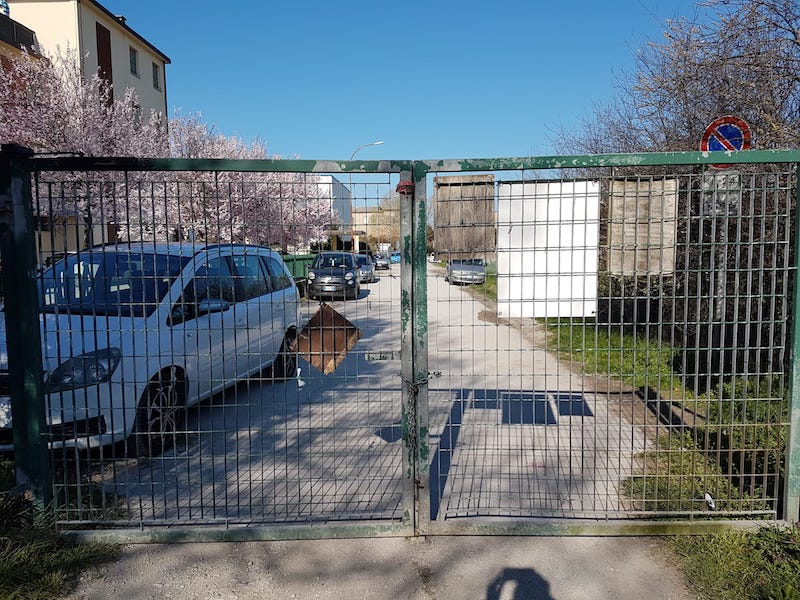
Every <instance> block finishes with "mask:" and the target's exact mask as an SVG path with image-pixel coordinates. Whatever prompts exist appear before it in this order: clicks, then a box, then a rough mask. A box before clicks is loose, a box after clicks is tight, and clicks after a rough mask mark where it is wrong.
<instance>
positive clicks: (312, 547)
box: [70, 536, 694, 600]
mask: <svg viewBox="0 0 800 600" xmlns="http://www.w3.org/2000/svg"><path fill="white" fill-rule="evenodd" d="M70 598H73V599H78V598H81V599H97V600H100V599H102V600H106V599H109V598H119V599H121V600H135V599H144V598H148V599H149V598H153V599H156V598H158V599H161V598H168V599H186V600H189V599H191V600H196V599H212V598H214V599H223V600H227V599H256V598H258V599H259V600H262V599H266V598H277V599H283V598H301V599H305V598H322V599H342V600H359V599H364V600H374V599H384V598H385V599H410V600H451V599H452V600H469V599H487V600H512V599H513V600H551V599H552V600H572V599H575V600H577V599H605V598H609V599H614V600H628V599H630V600H641V599H642V598H647V599H648V600H656V599H664V600H666V599H670V600H677V599H680V600H688V599H691V598H694V596H693V595H691V594H690V593H689V591H688V589H687V588H686V586H685V584H684V580H683V577H682V576H681V574H680V573H679V571H678V570H677V568H676V567H675V566H674V564H673V562H672V560H671V558H670V556H669V554H668V553H667V551H666V549H665V548H664V547H663V546H662V542H661V541H659V540H658V539H655V538H619V537H602V538H596V537H559V538H551V537H466V536H465V537H436V538H428V539H424V538H419V539H408V538H383V539H355V540H312V541H281V542H242V543H193V544H174V545H167V544H150V545H131V546H126V547H125V549H124V551H123V552H122V555H121V557H120V559H119V560H118V561H117V562H115V563H114V564H111V565H108V566H106V567H102V568H101V569H99V570H96V571H93V572H89V573H87V574H86V575H84V576H83V577H82V578H81V581H80V584H79V587H78V590H77V591H76V593H75V594H73V595H72V596H70Z"/></svg>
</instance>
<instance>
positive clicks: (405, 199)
mask: <svg viewBox="0 0 800 600" xmlns="http://www.w3.org/2000/svg"><path fill="white" fill-rule="evenodd" d="M420 179H421V181H420ZM398 192H399V194H400V244H401V255H402V256H401V260H402V269H401V271H400V284H401V292H400V294H401V296H400V331H401V357H402V378H403V388H404V389H403V439H404V442H405V448H406V454H405V456H404V467H405V469H406V480H407V482H408V484H409V485H410V486H411V488H405V491H407V492H409V494H410V495H411V497H412V498H413V507H412V508H411V517H412V518H411V524H412V526H413V528H414V534H415V535H420V534H421V533H424V532H425V530H426V529H427V523H428V521H429V517H428V514H429V502H430V499H429V497H428V489H429V486H428V472H429V469H428V455H429V452H428V425H427V423H428V413H427V411H428V401H427V400H428V396H427V380H428V354H427V348H428V346H427V338H426V335H427V322H428V321H427V319H428V313H427V263H426V258H425V255H426V252H425V250H426V245H425V220H426V216H425V215H426V207H425V177H424V175H423V176H422V177H421V178H420V176H419V175H418V173H417V169H416V168H415V167H414V166H413V165H412V170H411V172H409V171H403V172H401V174H400V185H399V186H398Z"/></svg>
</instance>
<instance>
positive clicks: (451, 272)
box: [445, 258, 486, 284]
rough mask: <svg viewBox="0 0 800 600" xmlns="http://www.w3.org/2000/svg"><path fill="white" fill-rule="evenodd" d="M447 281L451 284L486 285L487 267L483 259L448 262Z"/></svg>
mask: <svg viewBox="0 0 800 600" xmlns="http://www.w3.org/2000/svg"><path fill="white" fill-rule="evenodd" d="M445 281H449V282H450V283H463V284H469V283H485V282H486V265H485V264H484V262H483V259H482V258H465V259H455V260H451V261H448V263H447V268H446V273H445Z"/></svg>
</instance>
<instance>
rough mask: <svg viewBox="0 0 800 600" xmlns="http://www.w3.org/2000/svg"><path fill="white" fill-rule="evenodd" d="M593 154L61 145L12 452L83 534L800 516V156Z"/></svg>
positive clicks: (44, 167)
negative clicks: (77, 148)
mask: <svg viewBox="0 0 800 600" xmlns="http://www.w3.org/2000/svg"><path fill="white" fill-rule="evenodd" d="M697 154H699V153H697ZM588 158H591V157H588ZM588 158H587V157H577V158H576V159H575V160H573V161H562V160H558V161H556V162H557V164H555V163H552V164H551V163H550V162H549V161H548V160H547V159H531V160H529V161H527V163H526V164H529V165H536V166H533V167H532V166H528V167H527V168H526V169H525V170H523V168H522V166H520V165H521V164H522V163H525V162H526V161H521V162H520V161H519V160H518V159H496V160H494V159H493V160H489V161H459V162H458V163H455V162H453V161H436V162H424V161H420V162H417V163H388V162H387V163H386V164H384V163H383V162H381V163H352V164H351V163H346V162H345V163H341V164H340V163H324V164H323V163H312V162H307V163H306V162H303V161H296V162H293V161H218V162H214V161H205V162H199V163H197V164H195V163H191V164H190V163H188V162H185V161H184V162H181V161H170V160H163V161H160V160H153V161H149V162H148V161H141V162H137V161H131V160H129V159H98V160H95V159H46V158H44V159H43V158H36V159H30V161H31V164H33V165H34V166H33V167H27V168H30V174H31V177H30V179H31V199H32V205H33V222H34V224H35V225H34V227H33V229H34V231H32V232H30V233H31V235H32V238H33V240H32V245H34V246H35V248H36V267H35V269H36V292H35V295H36V296H35V297H36V300H37V302H38V309H39V315H38V316H39V326H40V334H41V342H42V343H41V349H42V371H43V377H40V374H39V373H38V372H36V373H33V372H28V373H27V375H26V377H28V376H30V377H33V378H35V379H37V381H36V383H37V385H38V384H42V385H43V389H44V400H45V404H44V408H41V409H38V408H36V407H27V406H26V405H24V404H21V403H20V401H19V400H16V402H17V404H16V405H15V406H16V408H15V414H23V415H24V418H23V419H22V421H23V422H22V423H21V424H20V423H19V422H18V421H19V419H18V420H16V421H15V422H14V424H13V426H14V431H13V433H14V435H13V436H12V429H11V425H12V424H11V420H10V416H11V405H12V403H13V401H12V400H10V399H9V396H11V393H10V392H7V393H3V394H0V409H2V411H0V417H2V420H3V422H2V423H0V449H1V450H9V449H11V448H12V445H13V443H14V442H15V441H16V440H25V442H26V449H27V450H41V449H42V448H44V447H46V448H47V457H48V459H49V463H47V461H45V460H41V461H39V462H42V463H43V465H39V466H44V467H47V469H44V468H42V469H39V470H38V471H37V473H38V474H37V477H38V478H39V479H37V481H39V480H41V481H45V480H46V481H47V485H48V486H49V487H50V488H52V492H53V496H54V500H55V502H54V506H55V507H56V511H57V519H58V521H59V523H60V525H61V526H62V527H64V528H66V529H73V530H74V529H84V528H109V527H111V528H127V529H128V530H133V529H136V530H140V531H141V530H148V531H159V530H160V531H170V530H171V531H177V530H179V529H181V528H195V529H196V530H202V529H203V528H202V526H205V527H206V529H205V531H210V530H211V528H215V527H216V528H221V529H224V530H231V529H238V530H239V531H241V530H247V529H248V528H253V527H255V526H258V527H264V528H267V529H269V528H272V529H270V531H271V532H272V534H269V533H268V534H266V535H277V536H284V537H291V536H292V535H302V536H306V535H318V536H324V535H326V533H330V534H331V535H336V534H334V533H332V532H333V529H331V528H333V527H339V526H341V527H340V529H339V533H342V532H344V531H345V528H346V527H351V526H353V525H354V524H355V526H356V527H359V526H360V527H361V529H359V530H358V531H355V530H348V531H350V532H351V533H350V534H355V535H359V534H370V533H371V532H373V531H375V529H370V527H373V526H375V527H378V528H383V529H381V531H382V532H383V533H387V534H398V535H399V534H407V533H409V532H413V533H434V534H435V533H451V532H453V533H466V532H472V531H476V530H478V529H480V528H481V527H483V526H484V525H486V524H488V529H486V530H485V531H489V530H492V531H498V529H497V523H504V524H509V523H510V524H512V526H519V525H520V524H523V523H531V522H534V521H537V520H542V519H543V520H544V521H545V522H547V523H553V522H557V523H564V522H574V523H577V522H581V521H584V522H585V521H586V520H590V521H592V522H594V523H598V522H601V521H603V522H605V523H607V524H608V523H610V526H609V529H608V531H611V532H613V531H615V529H614V527H615V524H618V523H631V522H633V521H637V520H638V521H640V522H641V521H647V522H649V523H650V522H653V521H654V520H656V519H664V520H668V521H669V522H670V523H672V524H674V523H675V522H676V521H678V520H682V521H697V520H699V519H703V520H707V521H711V520H712V519H733V518H766V519H778V518H786V515H787V514H792V513H791V511H792V510H796V503H797V502H798V500H797V494H796V488H797V483H796V477H795V479H791V478H792V477H793V476H794V475H793V473H796V466H797V456H798V451H799V449H798V446H797V442H796V437H795V438H794V441H793V442H792V441H791V439H792V438H790V437H789V435H790V434H791V433H793V434H794V435H795V436H796V432H791V431H790V423H792V422H796V419H797V412H798V407H797V405H796V403H795V404H792V401H793V398H794V396H793V395H792V391H791V390H790V388H791V385H790V384H791V381H790V379H791V378H790V376H789V374H790V373H792V372H793V365H792V360H791V351H792V350H793V349H795V348H796V346H797V345H798V343H800V342H798V339H797V337H796V336H794V337H793V320H794V315H795V311H796V310H797V305H796V303H795V283H794V282H795V279H796V261H797V256H796V252H795V248H796V241H797V240H796V236H795V231H796V229H795V227H794V221H795V220H796V218H797V212H796V198H797V177H796V172H795V166H794V162H788V159H787V161H786V162H780V163H773V162H767V161H766V160H764V158H763V157H762V159H760V160H761V162H754V163H753V164H738V165H736V166H735V167H734V168H729V169H726V170H719V169H713V168H710V167H708V166H706V163H708V160H709V159H708V157H704V156H703V157H700V156H698V157H694V158H692V160H694V161H700V162H699V163H697V162H692V160H689V159H686V160H685V161H684V162H680V161H681V160H682V159H683V157H678V162H677V163H675V164H672V163H670V160H673V161H674V159H675V157H670V156H668V155H657V156H654V157H645V156H642V155H635V156H632V157H630V158H629V160H627V161H623V160H622V159H619V158H615V159H614V161H616V162H614V161H610V162H604V161H603V159H601V158H597V159H592V160H588ZM769 158H770V161H772V160H773V158H772V155H770V157H769ZM3 160H7V159H6V158H5V156H3ZM731 160H735V158H731ZM582 161H583V163H584V166H582V167H580V168H572V169H565V168H563V165H564V164H567V163H568V162H569V164H578V163H581V162H582ZM301 163H302V164H301ZM607 164H619V166H616V167H609V166H607ZM500 165H502V166H500ZM509 165H511V166H509ZM542 165H546V166H542ZM323 167H324V168H325V170H324V171H323V170H322V169H323ZM345 167H347V170H345V171H344V172H342V169H344V168H345ZM532 169H536V170H532ZM25 173H26V175H25V177H26V181H27V174H28V171H26V172H25ZM409 179H412V180H413V181H410V180H409ZM4 181H5V180H4ZM423 238H424V239H423ZM0 242H3V243H4V246H3V248H4V252H7V250H5V248H6V244H5V240H4V239H0ZM6 267H8V265H6ZM12 267H13V265H12ZM24 279H25V278H24V277H22V276H20V273H16V272H15V279H11V278H7V277H5V275H4V280H5V281H9V280H13V281H18V282H22V281H23V280H24ZM4 294H5V301H6V303H7V306H13V307H15V309H19V308H20V305H21V304H22V303H21V302H19V301H18V300H19V299H20V298H23V297H27V296H24V295H23V294H21V293H20V292H19V290H13V289H11V290H9V289H4ZM15 303H16V304H15ZM8 314H9V313H8V312H7V315H8ZM14 314H23V312H21V311H19V310H16V312H15V313H14ZM7 325H8V324H7ZM12 325H13V324H12ZM20 331H22V330H21V329H20ZM20 331H17V330H16V329H15V330H14V336H9V339H10V340H11V339H12V338H13V340H16V341H15V343H16V345H17V346H18V347H12V345H11V344H10V343H9V345H8V348H7V350H8V352H7V353H6V354H8V355H14V356H15V357H19V356H23V355H24V356H28V357H31V358H30V361H31V362H34V361H36V362H37V364H38V359H36V357H35V355H36V353H34V352H30V350H31V348H33V347H34V346H37V344H36V341H35V340H33V339H31V340H25V339H22V338H21V334H20ZM26 344H27V345H26ZM22 350H25V352H22ZM2 354H3V353H0V355H2ZM34 359H35V360H34ZM8 362H9V359H6V364H8ZM16 364H19V362H17V363H16ZM27 367H29V365H26V368H27ZM37 368H38V367H37ZM0 371H2V368H0ZM39 378H40V379H41V381H39V380H38V379H39ZM0 379H2V382H7V381H8V382H10V381H11V380H12V379H14V377H13V376H12V373H11V372H10V369H6V370H5V371H3V372H0ZM21 380H22V377H17V378H16V379H14V382H15V383H14V385H16V386H17V387H16V388H14V389H22V386H21V385H20V383H25V385H29V382H28V383H26V382H22V381H21ZM795 387H796V388H797V387H798V386H797V382H795ZM8 389H11V388H10V387H9V388H8ZM31 389H33V388H31ZM27 394H28V393H27V392H25V394H21V393H20V392H17V395H18V396H20V397H21V396H22V395H25V397H26V398H28V397H29V395H27ZM794 394H795V395H796V394H797V392H796V390H795V392H794ZM37 397H39V396H38V393H37ZM795 402H796V401H795ZM26 408H29V409H30V410H29V411H28V412H25V409H26ZM17 410H20V413H16V411H17ZM37 411H38V412H37ZM42 411H43V416H42ZM793 419H794V421H793ZM40 424H41V429H38V427H39V425H40ZM21 428H24V429H25V433H24V435H22V434H20V429H21ZM18 456H21V458H19V459H18V462H20V463H21V464H23V465H24V467H25V468H26V469H33V470H36V467H37V465H36V464H35V463H36V461H37V460H38V459H36V458H30V459H28V458H26V457H28V456H29V454H24V455H19V454H18ZM30 456H34V454H30ZM37 456H38V455H37ZM793 461H794V462H793ZM44 463H47V464H44ZM45 471H47V473H45ZM790 479H791V480H792V481H794V483H793V484H791V482H790V483H787V480H790ZM787 505H791V506H794V507H795V508H794V509H792V508H791V506H789V508H787ZM787 511H788V512H787ZM365 524H366V525H365ZM306 525H311V526H313V527H315V528H316V533H313V534H312V533H309V532H308V530H307V529H304V530H303V531H302V533H297V530H294V531H295V533H294V534H293V533H291V531H292V530H291V528H290V526H300V527H304V526H306ZM198 526H201V527H198ZM492 527H494V529H493V528H492ZM279 530H280V531H279ZM514 531H519V529H517V530H514Z"/></svg>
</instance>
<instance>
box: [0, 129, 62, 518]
mask: <svg viewBox="0 0 800 600" xmlns="http://www.w3.org/2000/svg"><path fill="white" fill-rule="evenodd" d="M31 154H32V152H31V151H30V150H29V149H27V148H23V147H21V146H16V145H13V144H3V146H2V149H1V150H0V257H2V261H3V269H2V281H3V290H4V291H5V292H6V297H5V298H4V301H5V308H4V312H5V320H6V338H7V339H6V344H7V348H8V371H9V379H10V382H9V384H10V385H9V387H10V392H11V393H10V395H11V414H12V419H13V422H12V424H13V430H14V461H15V464H16V470H17V483H18V484H20V485H23V486H25V487H26V489H29V490H30V491H31V492H32V493H33V498H34V502H35V504H36V505H37V506H39V508H44V507H45V506H47V505H48V504H49V503H50V501H51V500H52V485H51V483H52V482H51V480H50V464H49V458H48V453H47V422H46V419H45V406H44V395H43V382H42V373H43V369H42V346H41V332H40V330H39V311H38V307H39V300H38V298H37V292H36V279H35V278H36V243H35V241H34V231H35V228H34V224H33V208H32V206H33V202H32V194H31V174H30V171H29V170H28V169H27V168H26V167H25V165H24V162H25V160H26V159H27V158H28V157H29V156H30V155H31Z"/></svg>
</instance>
